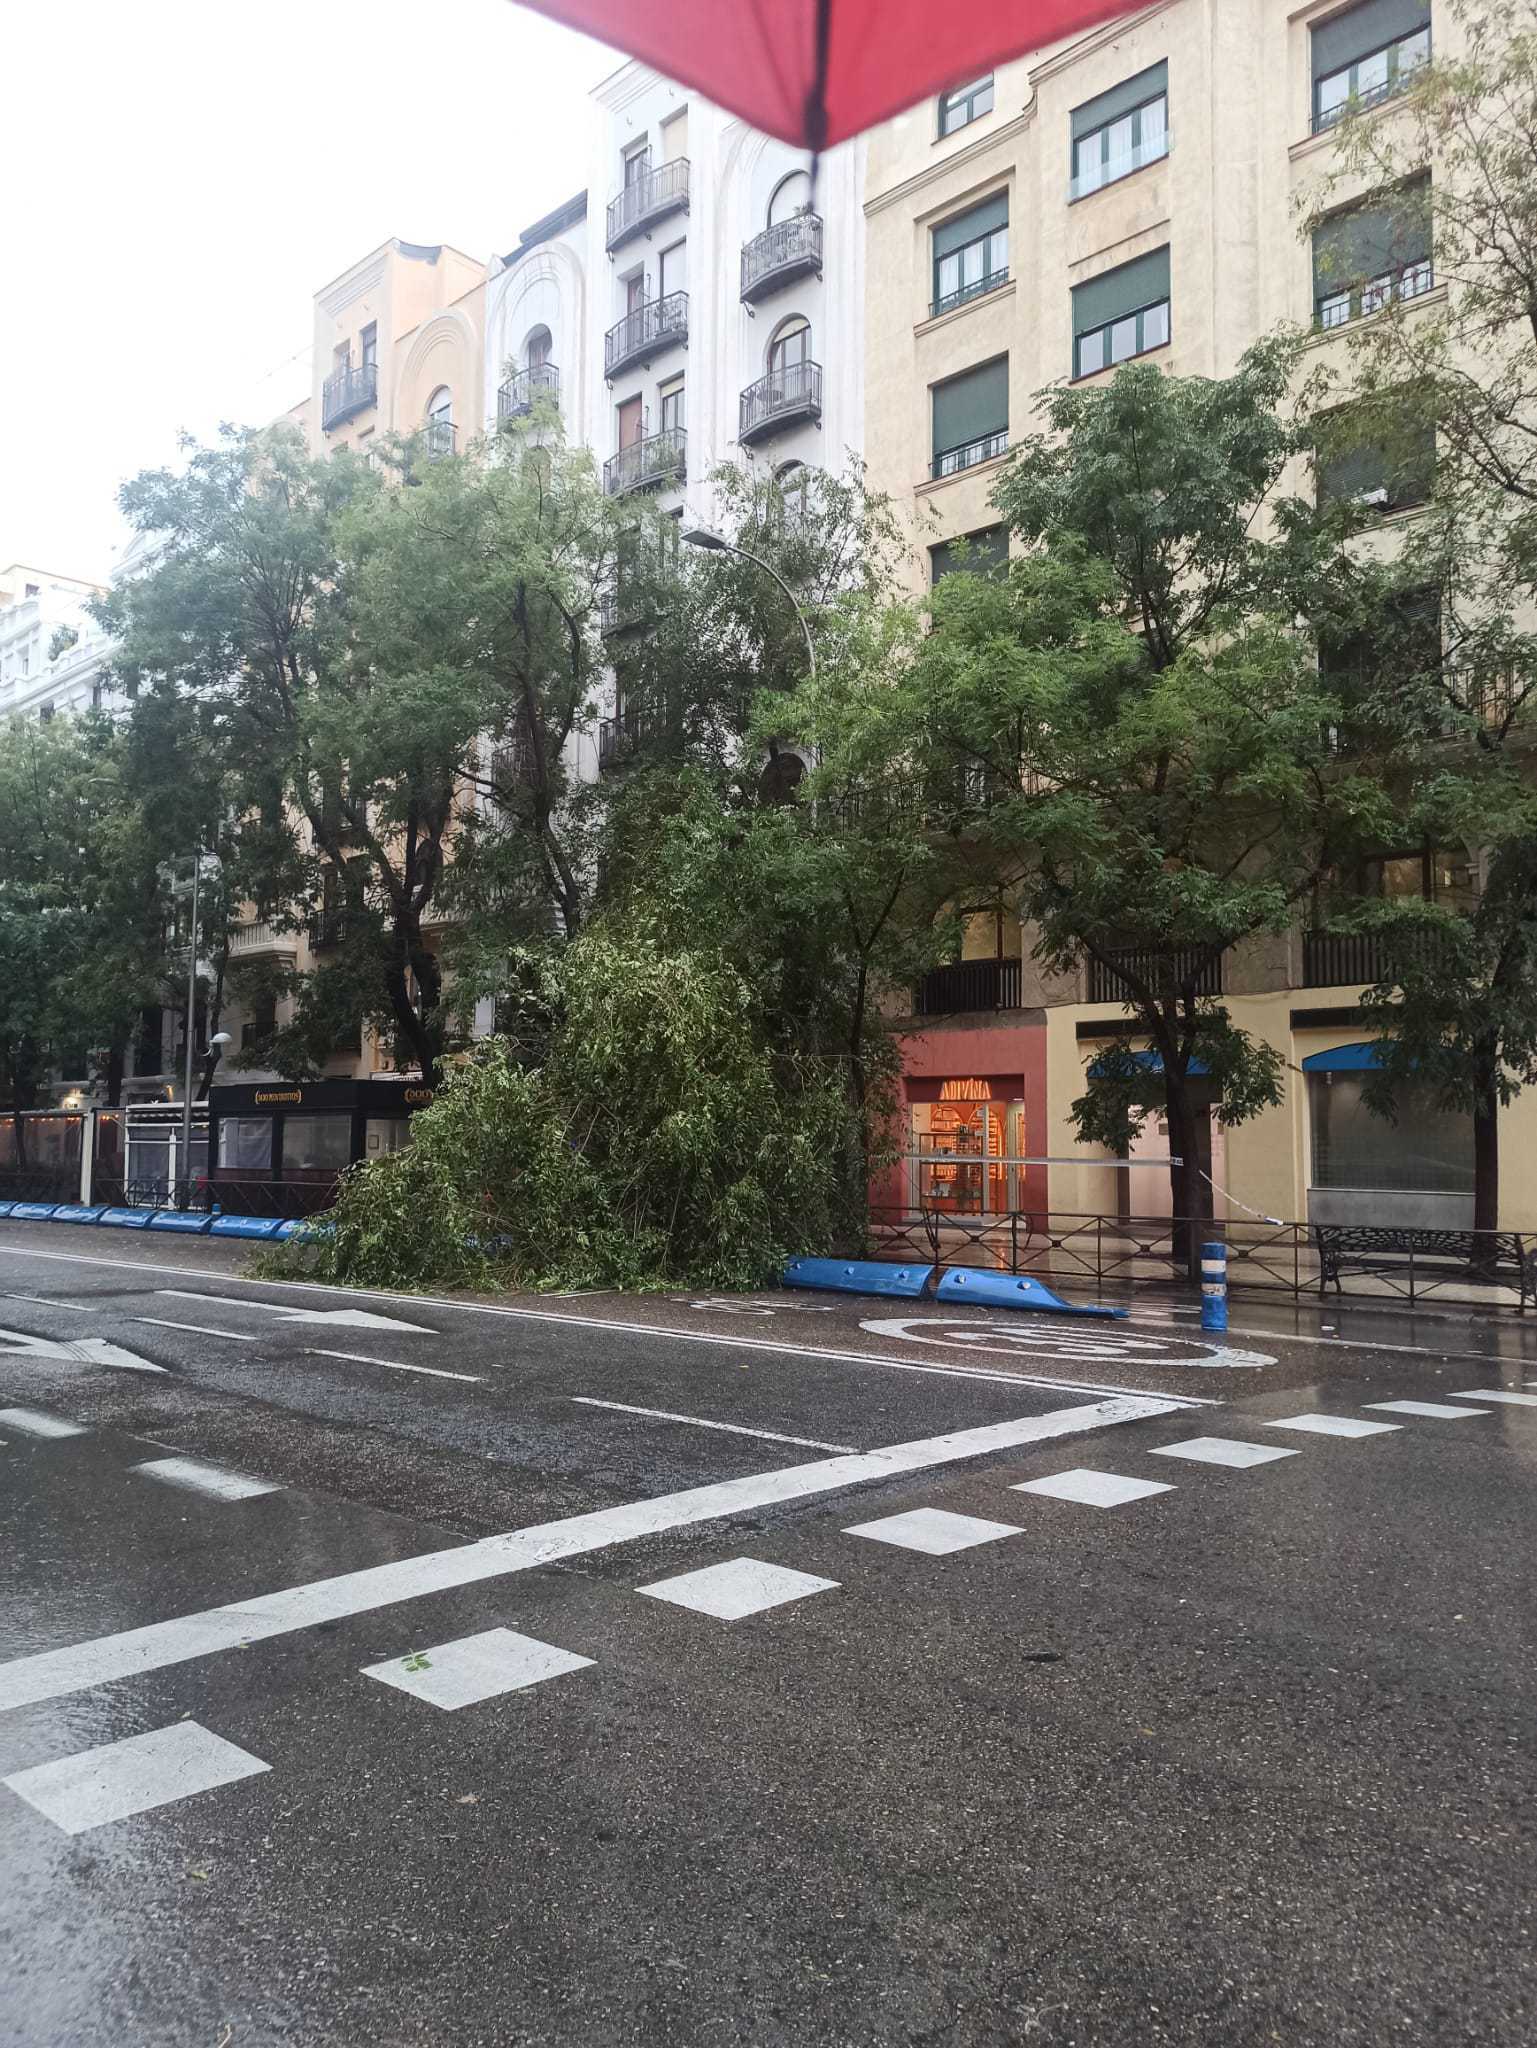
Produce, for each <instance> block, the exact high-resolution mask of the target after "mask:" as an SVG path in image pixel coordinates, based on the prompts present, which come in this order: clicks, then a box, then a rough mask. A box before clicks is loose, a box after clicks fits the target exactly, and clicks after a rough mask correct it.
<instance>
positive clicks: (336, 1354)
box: [304, 1344, 480, 1387]
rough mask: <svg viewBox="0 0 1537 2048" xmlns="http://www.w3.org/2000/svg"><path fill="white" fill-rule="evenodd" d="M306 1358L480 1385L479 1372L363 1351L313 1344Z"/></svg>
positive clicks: (306, 1350)
mask: <svg viewBox="0 0 1537 2048" xmlns="http://www.w3.org/2000/svg"><path fill="white" fill-rule="evenodd" d="M304 1355H305V1357H306V1358H345V1359H348V1360H349V1361H350V1362H351V1363H352V1364H353V1365H387V1366H388V1367H389V1369H390V1371H391V1372H421V1373H425V1374H426V1375H427V1377H428V1379H430V1380H469V1381H470V1382H471V1383H472V1384H473V1385H475V1386H477V1387H478V1386H479V1385H480V1374H479V1373H478V1372H448V1371H446V1370H445V1368H444V1367H442V1366H441V1365H403V1364H402V1363H401V1361H400V1360H399V1359H398V1358H369V1357H368V1356H366V1354H365V1353H363V1352H361V1351H324V1350H321V1349H319V1348H318V1347H317V1346H315V1345H313V1344H311V1345H307V1346H306V1347H305V1354H304Z"/></svg>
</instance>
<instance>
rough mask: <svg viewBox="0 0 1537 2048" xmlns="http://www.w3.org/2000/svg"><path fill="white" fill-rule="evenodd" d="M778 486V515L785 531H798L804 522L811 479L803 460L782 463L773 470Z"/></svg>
mask: <svg viewBox="0 0 1537 2048" xmlns="http://www.w3.org/2000/svg"><path fill="white" fill-rule="evenodd" d="M774 481H775V483H776V484H777V485H778V486H779V505H780V515H781V517H782V519H783V520H784V525H785V531H786V532H787V533H798V532H799V531H800V529H801V528H802V527H803V526H804V525H805V523H806V509H807V505H808V502H809V493H810V484H811V479H810V476H809V475H808V473H807V469H806V465H805V463H804V462H786V463H782V464H781V465H780V467H779V468H778V469H776V470H775V472H774Z"/></svg>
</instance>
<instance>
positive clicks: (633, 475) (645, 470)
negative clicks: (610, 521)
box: [603, 427, 688, 498]
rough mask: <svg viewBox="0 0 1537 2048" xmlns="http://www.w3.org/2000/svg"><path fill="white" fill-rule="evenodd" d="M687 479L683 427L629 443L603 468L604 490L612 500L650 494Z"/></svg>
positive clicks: (686, 457)
mask: <svg viewBox="0 0 1537 2048" xmlns="http://www.w3.org/2000/svg"><path fill="white" fill-rule="evenodd" d="M687 475H688V433H687V430H686V429H685V428H683V427H664V428H663V429H662V431H661V433H659V434H647V435H646V437H645V439H644V440H642V441H632V442H631V443H630V445H629V447H628V448H621V449H620V451H619V453H618V454H617V455H611V456H610V457H609V458H608V460H607V462H605V463H604V465H603V488H604V490H605V491H607V493H608V495H609V496H610V497H611V498H622V497H623V496H624V494H625V493H626V491H641V490H649V489H652V488H653V487H655V486H656V485H658V484H667V483H677V484H681V483H682V482H683V481H684V479H685V478H686V477H687Z"/></svg>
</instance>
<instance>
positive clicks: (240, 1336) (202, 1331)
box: [128, 1316, 256, 1344]
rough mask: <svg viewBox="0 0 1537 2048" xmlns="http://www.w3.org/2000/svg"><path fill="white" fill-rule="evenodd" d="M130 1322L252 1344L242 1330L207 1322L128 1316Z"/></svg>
mask: <svg viewBox="0 0 1537 2048" xmlns="http://www.w3.org/2000/svg"><path fill="white" fill-rule="evenodd" d="M128 1321H129V1322H131V1323H153V1324H154V1326H155V1328H156V1329H157V1330H191V1331H192V1333H193V1334H194V1336H198V1337H228V1339H229V1341H230V1342H231V1344H254V1343H255V1342H256V1339H255V1338H254V1337H249V1336H247V1335H246V1333H245V1331H244V1330H216V1329H214V1328H213V1327H212V1325H211V1324H209V1323H173V1322H168V1321H167V1319H166V1318H165V1317H164V1316H129V1317H128Z"/></svg>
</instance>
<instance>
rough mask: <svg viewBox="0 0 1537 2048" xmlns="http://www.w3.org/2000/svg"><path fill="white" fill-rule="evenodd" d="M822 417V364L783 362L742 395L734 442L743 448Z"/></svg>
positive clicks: (751, 385) (749, 386)
mask: <svg viewBox="0 0 1537 2048" xmlns="http://www.w3.org/2000/svg"><path fill="white" fill-rule="evenodd" d="M821 417H822V365H821V364H820V363H786V364H785V366H784V367H783V369H779V370H770V371H769V373H768V375H767V376H766V377H760V378H759V379H758V381H757V383H756V384H749V385H748V387H747V389H746V390H745V391H744V392H743V393H742V397H741V403H740V406H739V408H738V414H737V436H736V437H737V439H738V440H739V441H740V442H741V444H742V446H743V447H744V448H750V447H752V446H753V444H754V443H755V442H757V441H767V440H768V439H769V438H770V436H771V435H774V434H782V433H784V432H785V431H786V429H787V428H790V427H798V426H802V425H805V424H806V423H808V422H813V423H814V422H815V421H817V420H819V419H820V418H821Z"/></svg>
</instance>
